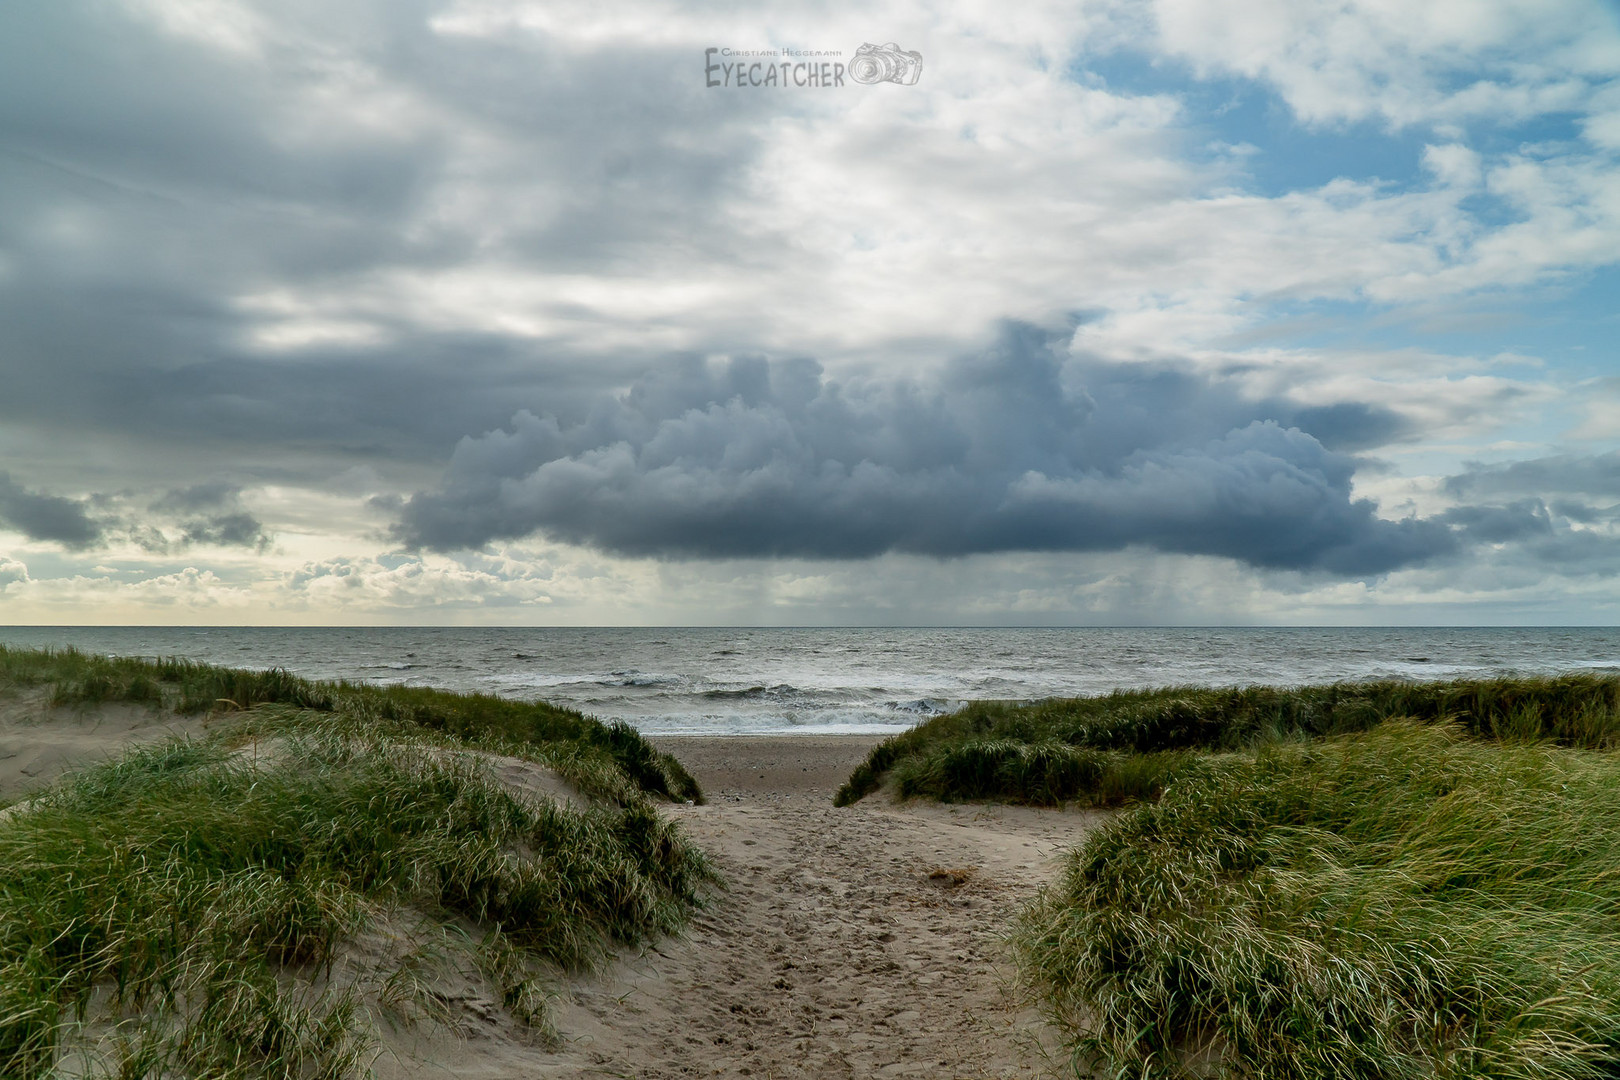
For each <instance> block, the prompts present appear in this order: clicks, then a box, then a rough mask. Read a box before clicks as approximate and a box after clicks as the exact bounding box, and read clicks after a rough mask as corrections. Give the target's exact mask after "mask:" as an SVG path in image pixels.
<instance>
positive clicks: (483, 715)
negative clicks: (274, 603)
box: [0, 645, 703, 802]
mask: <svg viewBox="0 0 1620 1080" xmlns="http://www.w3.org/2000/svg"><path fill="white" fill-rule="evenodd" d="M41 685H44V686H50V687H51V688H52V700H53V702H55V703H56V704H58V705H93V704H98V703H100V702H105V701H124V702H135V703H149V704H151V705H153V706H154V707H168V708H172V709H174V710H175V711H177V712H180V713H200V712H209V711H213V710H238V709H248V708H251V707H253V706H255V705H263V704H277V705H288V706H293V707H296V708H299V709H307V710H313V711H316V712H324V713H331V714H334V715H337V716H341V717H343V718H344V719H346V720H347V721H349V722H351V723H354V724H356V725H360V726H363V727H365V728H367V729H369V730H372V731H392V732H396V733H401V734H409V733H415V734H439V735H444V736H448V737H451V738H452V739H454V740H455V741H458V742H473V743H477V744H478V745H480V746H483V747H486V748H489V749H504V750H511V751H514V752H523V751H533V750H535V749H538V748H545V747H550V748H551V749H552V750H554V751H556V752H557V753H559V754H563V755H565V756H569V757H572V758H574V759H575V760H576V761H577V760H579V759H584V762H585V764H586V765H587V766H588V765H589V764H590V762H591V759H598V760H601V761H606V762H611V764H612V766H614V767H616V768H617V769H618V770H620V771H622V772H623V774H624V775H625V776H626V777H627V778H628V779H629V781H630V782H631V783H632V784H633V785H634V786H635V787H637V788H639V789H640V790H641V791H643V792H645V793H647V794H650V795H658V796H664V797H667V798H672V799H681V800H689V801H693V802H701V801H702V800H703V793H702V791H701V789H700V788H699V787H698V784H697V781H696V780H694V779H693V778H692V776H691V774H689V773H688V772H687V771H686V769H685V768H683V767H682V766H681V763H680V762H678V761H676V760H675V758H673V757H671V756H670V755H668V754H663V753H660V752H659V751H657V750H656V749H654V748H653V746H652V744H650V743H649V742H647V741H646V739H644V738H642V736H641V734H640V732H638V731H636V730H635V729H634V728H632V727H631V726H629V725H628V724H624V723H620V722H615V723H612V724H604V723H602V722H601V721H599V720H595V719H592V718H591V717H588V716H585V715H583V714H582V713H579V712H576V711H574V710H573V709H564V708H559V707H558V706H555V705H549V704H547V703H545V702H533V703H531V702H522V701H511V700H508V699H506V698H499V697H493V696H491V695H488V694H455V693H450V692H447V691H443V690H429V689H425V688H421V687H407V686H388V687H378V686H362V685H357V684H354V683H347V682H335V683H334V682H312V681H310V680H308V679H301V678H299V677H297V676H296V675H292V674H289V673H288V672H287V671H285V670H283V669H280V668H275V669H272V670H270V671H247V670H242V669H238V668H225V667H217V666H215V665H212V664H200V663H197V662H196V661H193V660H184V659H174V658H168V659H162V660H145V659H141V658H138V657H116V658H115V657H105V656H96V655H93V654H89V653H82V652H79V651H78V650H75V649H61V650H39V649H12V648H7V647H6V646H3V645H0V688H4V687H6V686H41ZM598 771H599V770H598Z"/></svg>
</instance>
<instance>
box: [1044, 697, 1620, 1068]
mask: <svg viewBox="0 0 1620 1080" xmlns="http://www.w3.org/2000/svg"><path fill="white" fill-rule="evenodd" d="M1548 726H1549V725H1544V726H1543V729H1544V730H1545V729H1546V727H1548ZM1550 726H1552V727H1554V728H1556V725H1550ZM1477 733H1478V729H1477V725H1469V726H1468V727H1463V726H1453V725H1441V724H1420V723H1414V722H1405V721H1391V722H1389V723H1386V724H1383V725H1381V726H1379V727H1377V728H1375V729H1373V730H1370V731H1367V732H1365V733H1359V734H1352V735H1344V736H1338V737H1334V738H1329V739H1325V740H1321V741H1318V742H1315V743H1309V744H1298V743H1296V744H1274V745H1270V746H1267V747H1263V748H1261V749H1260V750H1259V751H1258V752H1255V753H1248V754H1228V755H1222V756H1206V757H1204V758H1203V759H1201V760H1199V761H1196V762H1194V763H1191V764H1190V765H1189V766H1188V767H1186V768H1184V769H1182V770H1181V771H1180V774H1179V775H1178V777H1177V778H1176V779H1175V780H1174V782H1173V783H1171V785H1170V787H1169V789H1168V790H1167V791H1165V792H1164V794H1163V797H1162V798H1161V799H1160V800H1159V801H1158V802H1156V803H1140V804H1138V805H1136V806H1135V807H1133V808H1131V809H1129V810H1126V811H1125V812H1123V813H1122V814H1121V815H1120V816H1119V817H1118V818H1116V819H1115V820H1114V821H1113V822H1111V823H1110V824H1108V825H1106V826H1104V827H1103V828H1101V829H1100V830H1099V831H1098V832H1097V833H1095V834H1093V836H1092V837H1091V838H1090V839H1089V840H1088V842H1087V843H1085V845H1084V846H1083V847H1081V848H1080V849H1079V850H1078V851H1077V852H1075V853H1074V854H1073V855H1072V856H1071V858H1070V861H1069V863H1068V866H1067V869H1066V872H1065V873H1064V875H1063V877H1062V879H1061V881H1060V882H1059V883H1058V884H1056V885H1055V886H1054V887H1053V888H1051V889H1050V890H1049V891H1048V892H1047V893H1046V894H1045V895H1044V897H1043V898H1042V899H1041V900H1040V901H1039V902H1038V903H1037V904H1035V905H1034V906H1033V907H1032V908H1031V909H1030V910H1029V911H1028V912H1027V913H1026V915H1025V917H1024V919H1023V921H1022V924H1021V928H1020V931H1019V934H1018V938H1017V941H1018V947H1019V950H1020V953H1021V955H1022V959H1023V964H1024V966H1025V970H1026V971H1027V972H1028V973H1029V975H1030V977H1031V979H1032V980H1033V982H1034V984H1035V985H1036V986H1037V987H1038V989H1039V990H1040V991H1041V993H1042V995H1043V997H1044V998H1045V1000H1046V1001H1047V1002H1048V1004H1049V1005H1050V1006H1051V1009H1052V1012H1053V1014H1054V1015H1055V1016H1056V1017H1057V1018H1058V1020H1059V1021H1060V1023H1062V1024H1063V1025H1065V1026H1066V1027H1067V1028H1069V1029H1070V1031H1071V1033H1072V1034H1073V1036H1074V1040H1075V1042H1074V1046H1075V1050H1076V1058H1077V1064H1078V1065H1079V1066H1080V1067H1081V1068H1082V1069H1083V1070H1085V1069H1091V1068H1099V1069H1100V1070H1101V1071H1102V1073H1103V1074H1104V1075H1110V1076H1120V1077H1123V1076H1132V1077H1176V1076H1181V1075H1186V1074H1188V1073H1200V1072H1207V1073H1221V1074H1224V1075H1231V1076H1246V1077H1267V1078H1291V1077H1322V1078H1327V1077H1459V1078H1460V1077H1503V1078H1509V1077H1511V1078H1525V1080H1530V1078H1535V1080H1552V1078H1566V1077H1567V1078H1577V1077H1612V1076H1615V1075H1617V1073H1620V798H1617V797H1616V793H1617V792H1620V756H1617V755H1616V754H1614V753H1610V752H1606V751H1597V752H1594V751H1590V750H1573V749H1568V748H1565V747H1561V746H1557V745H1554V744H1553V743H1551V742H1531V741H1527V740H1523V739H1516V740H1507V741H1486V740H1480V739H1478V738H1477V737H1474V736H1475V735H1477ZM1200 1062H1201V1063H1202V1064H1201V1065H1200Z"/></svg>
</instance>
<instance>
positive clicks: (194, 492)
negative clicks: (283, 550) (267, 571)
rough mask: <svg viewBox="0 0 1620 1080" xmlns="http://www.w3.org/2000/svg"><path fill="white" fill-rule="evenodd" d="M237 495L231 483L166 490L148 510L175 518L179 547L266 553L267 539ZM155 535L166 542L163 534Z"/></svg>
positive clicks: (267, 535) (261, 524)
mask: <svg viewBox="0 0 1620 1080" xmlns="http://www.w3.org/2000/svg"><path fill="white" fill-rule="evenodd" d="M241 494H242V489H241V488H240V487H239V486H237V485H235V484H230V483H226V482H224V481H219V480H215V481H209V482H208V483H204V484H193V485H192V486H191V487H187V488H176V489H174V490H172V491H169V492H168V493H166V494H165V495H163V496H162V497H161V498H159V499H157V500H156V501H155V502H153V504H152V509H153V510H154V511H157V512H159V513H165V512H167V513H170V514H174V515H176V516H177V517H178V524H177V528H178V530H179V532H180V541H179V544H178V546H180V547H185V546H189V545H191V544H213V545H218V546H224V547H247V548H253V549H254V550H256V551H266V550H268V549H269V547H270V543H271V541H270V536H269V534H268V533H266V532H265V529H264V525H263V523H262V522H260V521H259V519H258V518H256V517H254V516H253V515H252V514H250V513H248V512H247V510H245V509H244V508H243V507H242V505H241ZM153 531H154V532H157V531H156V530H153ZM157 535H158V536H160V537H162V538H163V540H164V542H165V543H168V541H167V537H166V536H164V534H162V533H161V532H157ZM170 546H171V547H172V546H175V545H173V544H170Z"/></svg>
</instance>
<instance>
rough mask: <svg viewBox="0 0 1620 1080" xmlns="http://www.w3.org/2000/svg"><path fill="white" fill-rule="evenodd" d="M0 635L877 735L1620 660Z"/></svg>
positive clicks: (1592, 643)
mask: <svg viewBox="0 0 1620 1080" xmlns="http://www.w3.org/2000/svg"><path fill="white" fill-rule="evenodd" d="M0 644H6V645H12V646H27V647H40V646H49V647H53V648H61V647H64V646H70V645H71V646H74V647H77V648H79V649H82V650H85V651H88V652H95V653H104V654H109V655H114V656H184V657H189V658H191V659H194V660H201V661H206V662H208V663H214V664H225V665H229V666H233V667H246V668H272V667H281V668H286V669H287V670H288V671H290V672H292V673H294V674H296V675H302V676H305V677H307V678H312V679H347V680H350V681H352V682H362V683H374V684H378V685H389V684H404V685H409V686H428V687H437V688H440V689H445V690H457V691H476V692H479V693H485V694H498V695H500V696H503V697H509V698H517V699H522V700H526V701H536V700H542V701H550V702H554V703H556V704H559V705H567V706H571V707H573V708H576V709H579V710H581V711H583V712H586V713H589V714H591V715H594V716H598V717H601V718H602V719H605V720H625V721H628V722H629V723H631V724H633V725H635V726H636V727H637V728H639V729H641V730H642V731H643V732H645V733H647V734H649V735H753V734H789V735H815V734H884V735H888V734H894V733H896V732H899V731H903V730H904V729H906V728H908V727H910V726H912V725H913V724H916V723H917V722H918V721H920V720H922V719H925V718H927V717H930V716H936V715H939V714H940V713H943V712H947V711H949V710H951V709H954V708H957V707H958V706H960V705H961V704H962V703H964V702H966V701H969V700H973V699H982V698H991V699H997V700H1014V701H1028V700H1032V699H1037V698H1047V697H1073V696H1077V695H1085V694H1102V693H1107V692H1109V691H1111V690H1116V689H1120V688H1146V687H1159V686H1174V685H1205V686H1243V685H1253V684H1259V683H1265V684H1272V685H1301V684H1311V683H1328V682H1337V681H1340V680H1353V679H1389V678H1396V679H1413V680H1425V679H1451V678H1463V677H1481V676H1493V675H1504V674H1510V673H1512V674H1554V673H1560V672H1594V671H1596V672H1616V671H1620V628H1614V627H1532V628H1524V627H1483V628H1481V627H1472V628H1455V627H1444V628H1440V627H1429V628H1421V627H1419V628H1404V627H1403V628H1392V627H1382V628H1337V627H1335V628H1328V627H1289V628H1254V627H1197V628H1192V627H1187V628H1124V627H1121V628H1100V629H1099V628H1072V629H1049V628H1017V627H1007V628H963V629H919V628H888V629H884V628H845V629H825V628H816V629H809V628H736V627H732V628H727V627H704V628H679V629H678V628H669V627H661V628H592V629H575V628H557V627H551V628H540V629H515V628H464V627H433V628H330V627H307V628H292V629H288V628H270V627H200V626H199V627H133V626H132V627H0Z"/></svg>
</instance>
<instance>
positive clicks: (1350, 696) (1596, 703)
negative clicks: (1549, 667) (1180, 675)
mask: <svg viewBox="0 0 1620 1080" xmlns="http://www.w3.org/2000/svg"><path fill="white" fill-rule="evenodd" d="M1389 717H1408V718H1412V719H1414V720H1418V721H1423V722H1446V723H1453V724H1457V725H1460V726H1461V727H1463V728H1464V729H1466V730H1467V731H1469V732H1470V733H1472V734H1474V735H1476V736H1479V737H1482V738H1488V739H1500V738H1546V739H1551V740H1554V741H1556V742H1559V743H1561V744H1564V745H1567V746H1574V747H1583V748H1588V749H1599V748H1609V747H1614V746H1617V745H1620V677H1617V676H1612V675H1609V676H1596V675H1566V676H1559V677H1555V678H1510V679H1489V680H1459V681H1454V682H1434V683H1408V682H1364V683H1336V684H1333V685H1330V686H1303V687H1282V688H1280V687H1266V686H1255V687H1241V688H1233V689H1212V688H1208V687H1170V688H1166V689H1160V690H1133V691H1120V692H1118V693H1114V694H1109V695H1105V696H1101V697H1090V698H1070V699H1061V700H1050V701H1040V702H1035V703H1033V704H1026V705H1018V704H1010V703H1005V702H975V703H973V704H971V705H969V706H967V707H966V708H964V709H961V710H959V711H957V712H954V713H951V714H949V715H946V716H941V717H936V718H934V719H932V720H928V721H925V722H924V723H921V724H919V725H917V726H916V727H914V728H912V729H910V730H909V731H906V732H904V733H902V734H900V735H897V736H895V737H893V738H891V739H888V740H886V741H884V742H883V743H880V744H879V745H878V746H876V747H874V748H873V750H872V751H871V753H870V754H869V755H868V757H867V759H866V761H864V762H863V763H862V764H861V765H860V766H858V767H857V768H856V769H855V771H854V773H853V774H851V776H850V777H849V779H848V780H847V781H845V783H844V785H843V786H842V787H841V788H840V789H839V791H838V793H837V795H836V797H835V800H834V801H835V802H836V803H837V804H838V805H840V806H847V805H849V804H851V803H854V802H857V801H859V800H860V799H861V798H864V797H865V796H866V795H868V794H870V793H871V792H873V791H875V790H877V788H878V787H879V786H881V785H882V784H883V783H884V781H885V780H886V779H888V778H890V777H891V776H892V778H893V780H894V782H895V787H896V790H897V792H898V793H900V794H901V795H903V796H926V797H931V798H936V799H1005V800H1009V801H1021V802H1030V803H1036V804H1043V805H1052V804H1056V803H1063V802H1070V801H1076V800H1079V801H1086V802H1091V803H1095V804H1099V805H1113V804H1118V803H1121V802H1128V801H1131V800H1133V799H1145V798H1154V797H1156V796H1157V793H1158V792H1159V791H1160V790H1161V789H1162V788H1163V786H1164V785H1165V784H1166V783H1167V782H1169V781H1170V780H1171V779H1173V777H1174V776H1175V775H1176V774H1177V771H1178V770H1179V769H1180V768H1181V767H1182V766H1183V765H1184V764H1185V763H1187V762H1190V761H1194V760H1196V759H1197V757H1198V754H1197V753H1196V752H1198V751H1236V750H1242V749H1246V748H1251V747H1254V746H1257V745H1262V744H1266V743H1273V742H1289V741H1298V740H1303V739H1312V738H1319V737H1322V736H1327V735H1335V734H1342V733H1345V732H1352V731H1364V730H1367V729H1368V728H1371V727H1373V726H1375V725H1377V724H1378V723H1380V722H1382V721H1383V720H1385V719H1387V718H1389Z"/></svg>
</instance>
